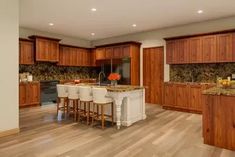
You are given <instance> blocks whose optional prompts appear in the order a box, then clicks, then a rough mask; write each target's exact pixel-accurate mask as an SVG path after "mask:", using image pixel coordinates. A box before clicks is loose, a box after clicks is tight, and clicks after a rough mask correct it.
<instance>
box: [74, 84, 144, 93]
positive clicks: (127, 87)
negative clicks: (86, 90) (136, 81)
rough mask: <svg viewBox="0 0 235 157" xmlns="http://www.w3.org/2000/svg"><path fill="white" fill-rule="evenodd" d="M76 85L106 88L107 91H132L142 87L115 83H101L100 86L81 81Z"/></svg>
mask: <svg viewBox="0 0 235 157" xmlns="http://www.w3.org/2000/svg"><path fill="white" fill-rule="evenodd" d="M77 85H83V86H93V87H100V88H106V89H107V91H109V92H128V91H133V90H139V89H144V87H143V86H132V85H117V86H111V85H101V86H99V85H98V84H96V83H81V84H77Z"/></svg>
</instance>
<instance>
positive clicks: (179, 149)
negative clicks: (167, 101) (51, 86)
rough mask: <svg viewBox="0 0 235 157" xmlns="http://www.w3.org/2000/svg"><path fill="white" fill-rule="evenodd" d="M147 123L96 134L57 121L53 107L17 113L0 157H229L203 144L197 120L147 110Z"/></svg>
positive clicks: (95, 130)
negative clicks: (13, 132)
mask: <svg viewBox="0 0 235 157" xmlns="http://www.w3.org/2000/svg"><path fill="white" fill-rule="evenodd" d="M146 110H147V119H146V120H144V121H140V122H138V123H136V124H134V125H133V126H131V127H128V128H124V127H123V128H122V129H121V130H116V128H115V127H113V128H107V129H105V130H101V129H99V128H91V127H90V126H86V125H85V124H77V123H73V122H72V121H71V120H61V121H60V120H59V121H58V120H57V118H56V108H55V106H54V105H49V106H44V107H36V108H30V109H22V110H20V129H21V132H20V134H18V135H12V136H8V137H3V138H0V156H1V157H8V156H10V157H18V156H20V157H53V156H60V157H83V156H86V157H90V156H94V157H112V156H115V157H132V156H137V157H235V152H232V151H228V150H224V149H219V148H215V147H212V146H208V145H205V144H203V139H202V124H201V118H202V117H201V115H197V114H191V113H183V112H176V111H168V110H163V109H161V107H160V106H157V105H147V107H146Z"/></svg>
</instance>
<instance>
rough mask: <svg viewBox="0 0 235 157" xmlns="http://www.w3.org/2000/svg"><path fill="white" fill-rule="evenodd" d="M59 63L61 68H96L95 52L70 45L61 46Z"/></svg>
mask: <svg viewBox="0 0 235 157" xmlns="http://www.w3.org/2000/svg"><path fill="white" fill-rule="evenodd" d="M59 47H60V48H59V49H60V50H59V52H60V53H59V62H58V65H61V66H95V61H94V60H95V56H94V55H95V53H94V50H93V51H92V50H91V49H87V48H80V47H75V46H70V45H62V44H60V46H59Z"/></svg>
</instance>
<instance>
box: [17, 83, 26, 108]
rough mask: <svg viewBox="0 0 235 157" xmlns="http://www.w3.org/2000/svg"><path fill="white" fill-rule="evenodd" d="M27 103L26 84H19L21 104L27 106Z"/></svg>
mask: <svg viewBox="0 0 235 157" xmlns="http://www.w3.org/2000/svg"><path fill="white" fill-rule="evenodd" d="M26 104H27V95H26V84H25V83H20V84H19V106H20V107H21V106H25V105H26Z"/></svg>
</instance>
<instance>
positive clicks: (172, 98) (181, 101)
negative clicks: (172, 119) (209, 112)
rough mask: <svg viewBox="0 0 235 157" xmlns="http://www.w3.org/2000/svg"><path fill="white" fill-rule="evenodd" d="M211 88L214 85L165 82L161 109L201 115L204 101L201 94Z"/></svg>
mask: <svg viewBox="0 0 235 157" xmlns="http://www.w3.org/2000/svg"><path fill="white" fill-rule="evenodd" d="M213 86H215V84H200V83H173V82H167V83H165V84H164V105H163V107H164V108H166V109H167V108H171V109H177V110H182V111H188V112H195V113H201V112H202V106H203V105H202V104H203V100H204V99H203V95H202V92H203V90H206V89H208V88H211V87H213Z"/></svg>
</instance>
